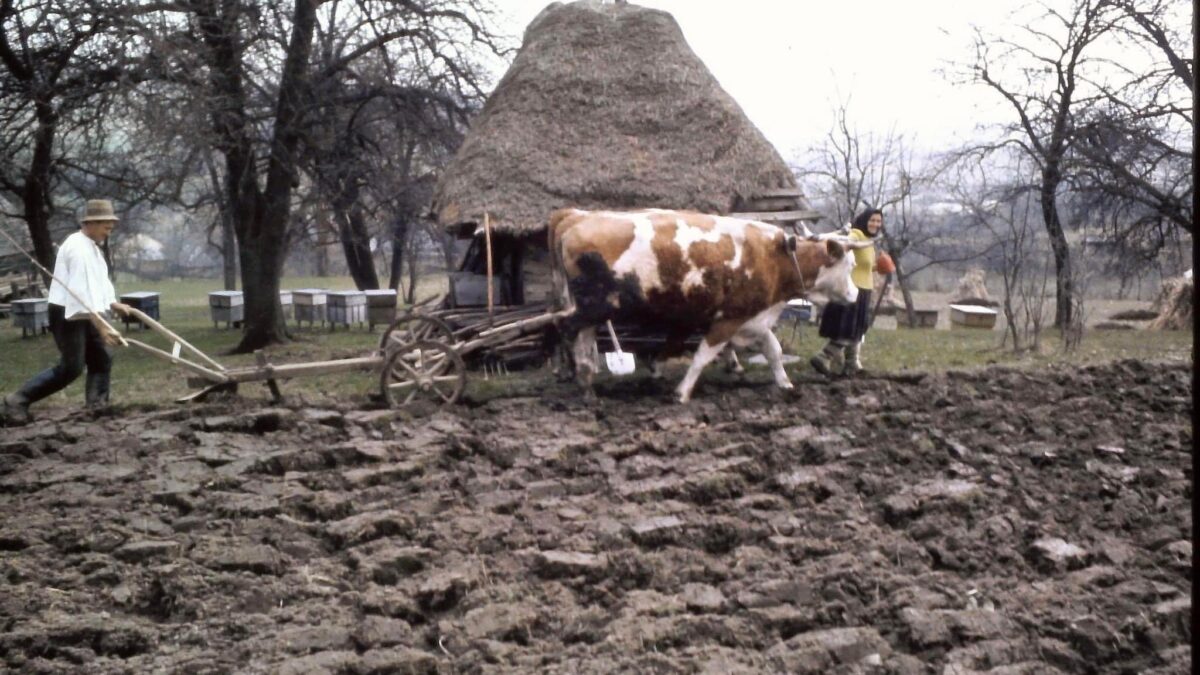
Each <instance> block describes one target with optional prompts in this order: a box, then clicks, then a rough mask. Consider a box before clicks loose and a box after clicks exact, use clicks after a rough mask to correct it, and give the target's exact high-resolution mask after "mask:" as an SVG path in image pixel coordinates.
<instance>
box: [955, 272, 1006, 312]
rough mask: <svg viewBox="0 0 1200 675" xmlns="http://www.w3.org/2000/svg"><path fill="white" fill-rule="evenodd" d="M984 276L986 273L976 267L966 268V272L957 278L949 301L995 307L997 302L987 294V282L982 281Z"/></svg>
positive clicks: (958, 303) (957, 303) (956, 303)
mask: <svg viewBox="0 0 1200 675" xmlns="http://www.w3.org/2000/svg"><path fill="white" fill-rule="evenodd" d="M986 277H987V274H986V273H985V272H984V271H983V270H982V269H980V268H978V267H976V268H974V269H970V270H967V273H966V274H964V275H963V276H962V278H961V279H959V280H958V287H957V288H955V289H954V294H953V295H951V296H950V303H951V304H955V305H982V306H984V307H995V306H996V304H997V303H996V302H995V301H994V300H992V299H991V297H989V296H988V290H987V284H986V283H985V281H984V280H985V279H986Z"/></svg>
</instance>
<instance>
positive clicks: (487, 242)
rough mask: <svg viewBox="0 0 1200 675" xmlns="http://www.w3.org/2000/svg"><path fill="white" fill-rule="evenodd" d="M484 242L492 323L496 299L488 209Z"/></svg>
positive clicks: (485, 216) (485, 214)
mask: <svg viewBox="0 0 1200 675" xmlns="http://www.w3.org/2000/svg"><path fill="white" fill-rule="evenodd" d="M483 242H484V245H485V246H486V248H487V299H488V323H489V324H490V323H491V322H492V321H493V320H494V319H495V313H494V310H493V309H492V308H493V306H494V301H495V299H494V298H493V297H492V221H491V219H490V218H488V214H487V212H486V211H485V212H484V214H483Z"/></svg>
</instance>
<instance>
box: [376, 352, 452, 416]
mask: <svg viewBox="0 0 1200 675" xmlns="http://www.w3.org/2000/svg"><path fill="white" fill-rule="evenodd" d="M389 349H390V353H389V352H385V357H384V360H383V374H382V376H381V378H380V389H381V390H382V392H383V400H384V401H386V402H387V404H388V406H389V407H392V408H398V407H403V406H406V405H408V404H410V403H412V402H413V401H432V402H433V403H436V404H438V405H449V404H451V403H454V402H455V401H457V400H458V397H459V396H460V395H461V394H462V392H463V389H464V388H465V387H466V386H467V367H466V365H465V364H463V360H462V357H460V356H459V355H458V352H457V351H455V350H454V348H453V347H450V346H448V345H446V344H445V343H443V342H435V341H433V340H418V341H416V342H414V343H411V344H403V345H400V344H396V345H392V346H390V347H389Z"/></svg>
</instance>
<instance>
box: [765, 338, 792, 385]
mask: <svg viewBox="0 0 1200 675" xmlns="http://www.w3.org/2000/svg"><path fill="white" fill-rule="evenodd" d="M759 339H760V341H761V344H762V351H763V356H765V357H767V363H769V364H770V365H771V373H772V374H773V375H775V384H776V385H777V386H778V387H779V388H780V389H791V388H792V381H791V380H789V379H788V376H787V372H786V371H785V370H784V369H783V347H781V346H780V345H779V338H777V337H775V332H774V331H772V330H770V329H768V330H766V331H764V332H763V334H762V336H761V337H760V338H759Z"/></svg>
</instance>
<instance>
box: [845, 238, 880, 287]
mask: <svg viewBox="0 0 1200 675" xmlns="http://www.w3.org/2000/svg"><path fill="white" fill-rule="evenodd" d="M869 240H870V237H868V236H867V235H866V233H864V232H863V231H862V230H859V229H857V228H851V229H850V241H869ZM874 269H875V247H874V246H868V247H866V248H859V249H855V250H854V269H853V270H852V271H851V272H850V281H853V282H854V285H855V286H857V287H859V288H861V289H863V290H868V291H869V290H872V289H873V288H875V277H874V276H873V275H872V274H871V272H872V270H874Z"/></svg>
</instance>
